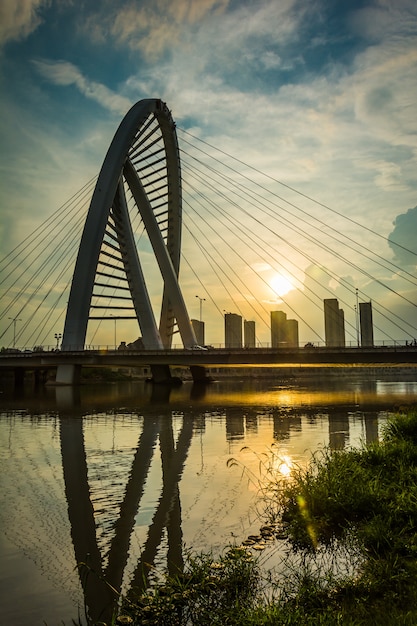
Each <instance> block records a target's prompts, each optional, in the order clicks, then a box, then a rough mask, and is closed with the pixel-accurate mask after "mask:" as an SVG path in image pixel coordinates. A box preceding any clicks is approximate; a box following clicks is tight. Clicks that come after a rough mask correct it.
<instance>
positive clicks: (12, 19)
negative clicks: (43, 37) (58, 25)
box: [0, 0, 50, 45]
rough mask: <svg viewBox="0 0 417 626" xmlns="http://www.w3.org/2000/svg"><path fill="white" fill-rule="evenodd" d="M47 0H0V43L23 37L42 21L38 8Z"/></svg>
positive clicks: (47, 3) (46, 2)
mask: <svg viewBox="0 0 417 626" xmlns="http://www.w3.org/2000/svg"><path fill="white" fill-rule="evenodd" d="M49 4H50V1H49V0H2V1H1V3H0V45H3V44H5V43H7V42H8V41H12V40H19V39H24V38H25V37H27V36H28V35H29V34H30V33H31V32H33V31H34V30H35V29H36V28H37V27H38V26H39V24H41V22H42V18H41V16H40V9H41V8H42V7H45V6H48V5H49Z"/></svg>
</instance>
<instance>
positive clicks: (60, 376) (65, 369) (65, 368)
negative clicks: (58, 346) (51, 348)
mask: <svg viewBox="0 0 417 626" xmlns="http://www.w3.org/2000/svg"><path fill="white" fill-rule="evenodd" d="M80 379H81V365H73V364H72V363H62V364H61V365H58V367H57V370H56V378H55V384H56V385H79V384H80Z"/></svg>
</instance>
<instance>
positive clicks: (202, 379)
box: [190, 365, 212, 383]
mask: <svg viewBox="0 0 417 626" xmlns="http://www.w3.org/2000/svg"><path fill="white" fill-rule="evenodd" d="M190 372H191V376H192V377H193V381H194V382H195V383H210V382H211V381H212V379H211V378H210V377H209V376H207V370H206V368H205V367H203V366H202V365H190Z"/></svg>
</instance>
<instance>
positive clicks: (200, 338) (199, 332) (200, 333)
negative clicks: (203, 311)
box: [191, 320, 205, 346]
mask: <svg viewBox="0 0 417 626" xmlns="http://www.w3.org/2000/svg"><path fill="white" fill-rule="evenodd" d="M191 326H192V327H193V330H194V334H195V338H196V339H197V343H198V345H199V346H204V344H205V340H204V322H201V321H200V320H191Z"/></svg>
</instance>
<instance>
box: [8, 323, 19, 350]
mask: <svg viewBox="0 0 417 626" xmlns="http://www.w3.org/2000/svg"><path fill="white" fill-rule="evenodd" d="M9 320H12V322H13V348H15V347H16V322H21V321H22V320H21V319H20V317H9Z"/></svg>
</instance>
